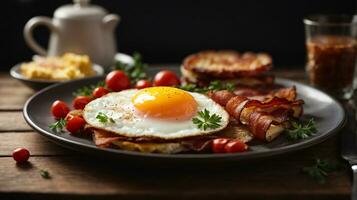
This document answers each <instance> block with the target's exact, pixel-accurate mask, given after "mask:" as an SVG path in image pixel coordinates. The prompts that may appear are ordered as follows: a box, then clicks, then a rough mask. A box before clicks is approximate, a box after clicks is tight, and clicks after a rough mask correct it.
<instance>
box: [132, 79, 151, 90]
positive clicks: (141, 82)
mask: <svg viewBox="0 0 357 200" xmlns="http://www.w3.org/2000/svg"><path fill="white" fill-rule="evenodd" d="M151 86H152V84H151V82H150V81H148V80H139V81H138V82H136V85H135V88H136V89H143V88H147V87H151Z"/></svg>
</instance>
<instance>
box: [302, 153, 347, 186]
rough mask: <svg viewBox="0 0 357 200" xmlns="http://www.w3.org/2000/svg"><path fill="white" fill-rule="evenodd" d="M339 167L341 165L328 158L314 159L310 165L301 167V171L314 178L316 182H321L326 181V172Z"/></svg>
mask: <svg viewBox="0 0 357 200" xmlns="http://www.w3.org/2000/svg"><path fill="white" fill-rule="evenodd" d="M339 169H341V166H340V165H339V164H336V163H332V162H330V161H328V160H321V159H319V158H318V159H316V160H315V163H314V164H313V165H312V166H309V167H304V168H302V171H303V172H304V173H306V174H307V175H309V176H310V177H311V178H313V179H314V180H316V181H317V182H318V183H320V184H323V183H325V182H326V178H327V176H328V173H330V172H333V171H337V170H339Z"/></svg>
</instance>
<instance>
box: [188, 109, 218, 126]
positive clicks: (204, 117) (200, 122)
mask: <svg viewBox="0 0 357 200" xmlns="http://www.w3.org/2000/svg"><path fill="white" fill-rule="evenodd" d="M221 121H222V117H221V116H219V115H217V114H212V115H211V114H210V113H209V111H208V110H207V109H204V110H203V111H200V112H198V117H195V118H192V122H193V123H194V124H196V125H197V127H198V128H199V129H202V130H204V131H205V130H207V129H214V128H219V127H220V126H221V125H220V124H219V123H221Z"/></svg>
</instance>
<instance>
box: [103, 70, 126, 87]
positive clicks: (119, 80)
mask: <svg viewBox="0 0 357 200" xmlns="http://www.w3.org/2000/svg"><path fill="white" fill-rule="evenodd" d="M105 84H106V85H107V86H108V88H109V89H111V90H113V91H114V92H119V91H121V90H125V89H128V88H130V80H129V78H128V77H127V76H126V75H125V73H124V72H123V71H120V70H115V71H112V72H110V73H109V74H108V75H107V77H106V78H105Z"/></svg>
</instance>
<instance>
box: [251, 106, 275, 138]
mask: <svg viewBox="0 0 357 200" xmlns="http://www.w3.org/2000/svg"><path fill="white" fill-rule="evenodd" d="M272 122H273V118H272V116H269V115H267V114H265V113H263V112H258V111H253V112H252V113H250V115H249V129H250V131H251V132H252V134H253V135H254V136H255V137H256V138H258V139H260V140H266V133H267V131H268V129H269V127H270V125H271V124H272Z"/></svg>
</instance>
